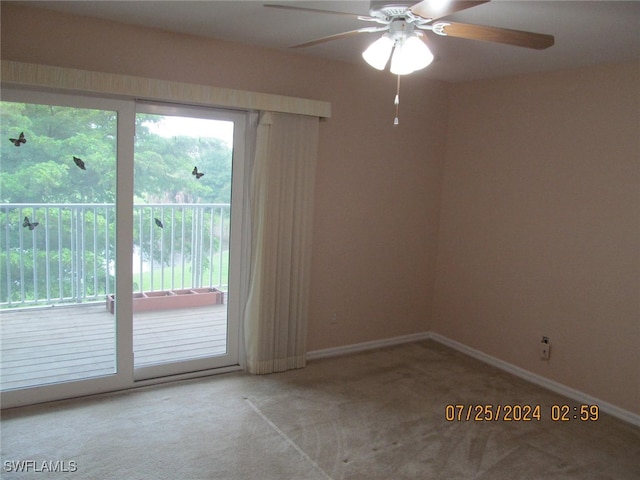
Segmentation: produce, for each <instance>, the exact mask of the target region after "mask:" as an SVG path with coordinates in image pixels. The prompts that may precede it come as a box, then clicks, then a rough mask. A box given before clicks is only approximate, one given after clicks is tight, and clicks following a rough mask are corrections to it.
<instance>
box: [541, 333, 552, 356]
mask: <svg viewBox="0 0 640 480" xmlns="http://www.w3.org/2000/svg"><path fill="white" fill-rule="evenodd" d="M550 355H551V342H550V341H549V337H542V340H540V358H541V359H542V360H549V356H550Z"/></svg>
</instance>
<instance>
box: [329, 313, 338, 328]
mask: <svg viewBox="0 0 640 480" xmlns="http://www.w3.org/2000/svg"><path fill="white" fill-rule="evenodd" d="M337 323H338V315H337V314H336V312H333V313H332V314H331V320H329V325H336V324H337Z"/></svg>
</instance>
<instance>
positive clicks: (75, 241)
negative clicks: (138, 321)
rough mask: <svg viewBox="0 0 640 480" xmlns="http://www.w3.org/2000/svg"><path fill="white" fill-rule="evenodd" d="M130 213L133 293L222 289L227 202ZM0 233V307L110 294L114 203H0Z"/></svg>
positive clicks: (75, 300)
mask: <svg viewBox="0 0 640 480" xmlns="http://www.w3.org/2000/svg"><path fill="white" fill-rule="evenodd" d="M133 208H134V211H133V237H134V238H133V243H134V252H133V262H132V263H133V265H132V275H133V284H134V291H136V292H142V291H159V290H173V289H186V288H199V287H214V288H217V289H219V290H226V289H227V277H228V271H227V265H228V252H229V226H230V205H229V204H210V203H209V204H204V203H198V204H144V205H134V207H133ZM25 217H28V218H29V222H30V223H31V225H32V226H33V225H35V223H36V222H37V223H38V225H37V226H34V227H33V228H31V226H29V224H27V223H26V222H25ZM156 219H157V220H158V222H156ZM160 225H162V226H160ZM0 229H1V230H2V237H3V238H2V245H1V246H0V307H2V308H7V307H22V306H37V305H52V304H57V303H86V302H96V301H104V300H105V297H106V296H107V295H109V294H111V293H114V290H115V288H114V286H115V242H116V236H115V205H113V204H77V203H75V204H53V203H48V204H17V203H13V204H1V205H0Z"/></svg>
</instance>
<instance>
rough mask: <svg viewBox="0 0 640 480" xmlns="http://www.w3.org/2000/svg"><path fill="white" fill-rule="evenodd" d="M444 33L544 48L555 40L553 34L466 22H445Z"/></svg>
mask: <svg viewBox="0 0 640 480" xmlns="http://www.w3.org/2000/svg"><path fill="white" fill-rule="evenodd" d="M444 25H445V26H444V29H443V31H444V33H445V34H446V35H448V36H450V37H458V38H468V39H470V40H483V41H486V42H497V43H506V44H508V45H515V46H517V47H525V48H534V49H536V50H544V49H545V48H549V47H550V46H552V45H553V44H554V42H555V40H554V38H553V35H546V34H544V33H532V32H523V31H521V30H509V29H507V28H497V27H484V26H482V25H471V24H466V23H455V22H446V23H444Z"/></svg>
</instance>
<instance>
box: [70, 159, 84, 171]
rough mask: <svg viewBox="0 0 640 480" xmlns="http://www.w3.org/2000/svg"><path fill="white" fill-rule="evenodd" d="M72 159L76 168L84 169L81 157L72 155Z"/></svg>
mask: <svg viewBox="0 0 640 480" xmlns="http://www.w3.org/2000/svg"><path fill="white" fill-rule="evenodd" d="M73 161H74V162H75V164H76V165H77V166H78V168H80V169H81V170H86V167H85V166H84V162H83V161H82V159H81V158H78V157H73Z"/></svg>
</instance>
